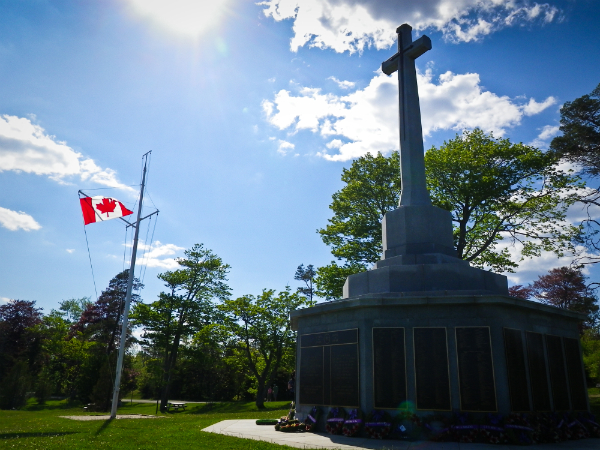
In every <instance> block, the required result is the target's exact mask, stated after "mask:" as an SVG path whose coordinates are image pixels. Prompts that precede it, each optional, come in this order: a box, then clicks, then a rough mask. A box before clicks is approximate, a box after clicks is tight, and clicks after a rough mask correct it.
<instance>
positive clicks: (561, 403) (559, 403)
mask: <svg viewBox="0 0 600 450" xmlns="http://www.w3.org/2000/svg"><path fill="white" fill-rule="evenodd" d="M546 352H547V353H548V368H549V369H550V386H551V387H552V400H554V410H555V411H567V410H569V409H570V405H569V386H568V384H567V373H566V371H565V369H566V367H565V358H564V355H563V349H562V340H561V338H560V336H552V335H550V334H547V335H546Z"/></svg>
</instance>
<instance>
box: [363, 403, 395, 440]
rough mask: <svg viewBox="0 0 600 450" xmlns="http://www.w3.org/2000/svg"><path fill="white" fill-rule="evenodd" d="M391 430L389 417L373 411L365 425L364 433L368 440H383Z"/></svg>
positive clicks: (386, 414)
mask: <svg viewBox="0 0 600 450" xmlns="http://www.w3.org/2000/svg"><path fill="white" fill-rule="evenodd" d="M391 430H392V421H391V419H390V415H389V414H388V413H387V412H385V411H379V410H374V411H373V412H372V413H371V414H369V417H368V419H367V422H366V423H365V431H366V432H367V434H368V435H369V437H370V438H373V439H384V438H386V437H387V436H388V435H389V434H390V431H391Z"/></svg>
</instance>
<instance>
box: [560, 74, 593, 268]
mask: <svg viewBox="0 0 600 450" xmlns="http://www.w3.org/2000/svg"><path fill="white" fill-rule="evenodd" d="M560 116H561V118H560V130H561V131H562V132H563V134H562V136H557V137H555V138H554V139H553V140H552V143H551V144H550V148H551V149H552V150H554V151H555V152H557V153H558V155H560V156H561V157H563V158H565V159H566V160H567V161H570V162H572V163H575V164H576V165H577V166H578V167H580V168H581V169H582V171H583V173H584V174H585V175H588V176H589V177H590V178H592V179H598V177H600V84H599V85H598V86H597V87H596V89H594V90H593V91H592V92H591V93H590V94H588V95H584V96H582V97H579V98H577V99H575V100H573V101H572V102H565V104H564V105H563V106H562V108H561V109H560ZM579 201H580V202H581V203H582V205H583V206H584V208H585V209H586V210H587V217H585V218H584V219H583V220H582V223H581V224H582V226H583V228H584V230H585V234H584V238H583V243H584V244H585V245H586V247H587V248H588V249H590V250H592V252H594V255H590V254H587V255H584V256H582V257H579V258H578V260H577V261H578V262H579V263H582V264H595V263H598V262H600V257H599V256H597V254H598V252H599V251H600V222H599V221H598V219H597V212H596V211H597V207H598V206H600V189H599V188H598V187H596V188H595V189H591V188H588V189H587V190H585V191H582V192H581V193H580V194H579Z"/></svg>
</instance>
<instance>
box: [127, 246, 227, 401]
mask: <svg viewBox="0 0 600 450" xmlns="http://www.w3.org/2000/svg"><path fill="white" fill-rule="evenodd" d="M184 254H185V258H179V259H177V263H178V264H179V266H180V269H177V270H174V271H167V272H164V273H161V274H160V275H158V278H159V279H161V280H162V281H164V283H165V287H167V289H168V292H161V293H160V295H159V298H158V300H157V301H155V302H153V303H151V304H144V303H138V304H137V305H135V307H134V310H133V311H132V319H133V320H134V321H135V323H136V324H137V325H142V326H143V327H144V329H145V332H144V335H143V339H144V340H143V345H144V346H145V347H146V348H147V349H149V350H150V351H151V352H152V353H154V354H156V355H160V357H162V360H163V363H162V365H163V368H162V375H161V378H162V379H161V382H160V388H161V389H162V395H161V410H163V411H164V410H165V409H166V407H167V403H168V398H169V392H170V387H171V380H172V377H173V375H174V373H173V372H174V369H175V366H176V363H177V356H178V352H179V346H180V344H181V341H182V339H186V338H188V337H190V336H192V335H193V334H195V333H196V332H198V331H199V330H201V329H202V328H203V327H204V326H207V325H209V324H210V323H212V322H213V320H214V319H215V318H216V314H215V313H216V311H215V309H214V306H213V303H212V301H213V300H215V299H219V300H224V299H226V298H227V297H228V296H229V286H228V285H227V284H226V283H225V282H226V281H227V272H228V269H229V265H227V264H224V263H223V261H222V260H221V258H219V257H218V256H216V255H215V254H213V253H212V252H211V251H210V250H208V249H205V248H204V247H203V246H202V244H196V245H194V246H193V247H192V248H191V249H189V250H186V251H185V252H184Z"/></svg>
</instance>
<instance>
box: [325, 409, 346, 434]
mask: <svg viewBox="0 0 600 450" xmlns="http://www.w3.org/2000/svg"><path fill="white" fill-rule="evenodd" d="M345 416H346V413H345V411H344V408H338V407H336V408H331V409H330V410H329V414H327V422H326V425H325V430H326V431H327V432H328V433H329V434H340V433H341V432H342V427H343V426H344V421H345Z"/></svg>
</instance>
